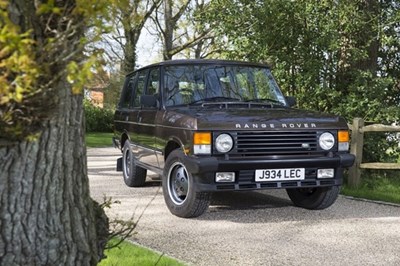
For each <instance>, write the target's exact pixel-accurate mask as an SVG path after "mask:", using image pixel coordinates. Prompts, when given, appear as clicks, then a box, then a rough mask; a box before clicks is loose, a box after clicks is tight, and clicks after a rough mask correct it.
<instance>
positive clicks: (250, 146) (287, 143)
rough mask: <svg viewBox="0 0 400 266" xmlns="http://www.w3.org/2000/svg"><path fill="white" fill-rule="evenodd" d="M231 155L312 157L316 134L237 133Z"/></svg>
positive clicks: (315, 145) (290, 132)
mask: <svg viewBox="0 0 400 266" xmlns="http://www.w3.org/2000/svg"><path fill="white" fill-rule="evenodd" d="M235 143H236V147H235V149H234V150H233V151H232V155H234V154H235V155H240V156H271V155H277V156H280V155H312V154H316V153H317V152H318V151H317V147H318V145H317V143H318V132H316V131H306V132H304V131H301V132H300V131H299V132H296V131H289V132H282V131H279V132H278V131H276V132H265V131H262V132H237V135H236V142H235Z"/></svg>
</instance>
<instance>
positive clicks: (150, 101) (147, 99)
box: [140, 95, 157, 107]
mask: <svg viewBox="0 0 400 266" xmlns="http://www.w3.org/2000/svg"><path fill="white" fill-rule="evenodd" d="M140 104H141V105H142V106H144V107H157V98H156V96H154V95H142V96H140Z"/></svg>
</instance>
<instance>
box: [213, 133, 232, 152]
mask: <svg viewBox="0 0 400 266" xmlns="http://www.w3.org/2000/svg"><path fill="white" fill-rule="evenodd" d="M232 148H233V138H232V137H231V136H230V135H229V134H226V133H222V134H220V135H219V136H218V137H217V138H216V139H215V149H217V151H218V152H221V153H227V152H229V151H230V150H232Z"/></svg>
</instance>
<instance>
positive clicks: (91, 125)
mask: <svg viewBox="0 0 400 266" xmlns="http://www.w3.org/2000/svg"><path fill="white" fill-rule="evenodd" d="M83 106H84V110H85V120H86V132H113V123H114V121H113V120H114V111H113V110H110V109H106V108H100V107H97V106H94V105H93V104H91V103H90V102H89V101H87V100H85V101H84V105H83Z"/></svg>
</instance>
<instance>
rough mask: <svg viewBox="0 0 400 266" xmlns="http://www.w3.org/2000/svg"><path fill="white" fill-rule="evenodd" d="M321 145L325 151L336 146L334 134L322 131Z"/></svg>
mask: <svg viewBox="0 0 400 266" xmlns="http://www.w3.org/2000/svg"><path fill="white" fill-rule="evenodd" d="M319 146H320V147H321V148H322V149H323V150H325V151H328V150H330V149H332V148H333V146H335V137H334V136H333V134H332V133H330V132H325V133H322V134H321V136H320V137H319Z"/></svg>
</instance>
